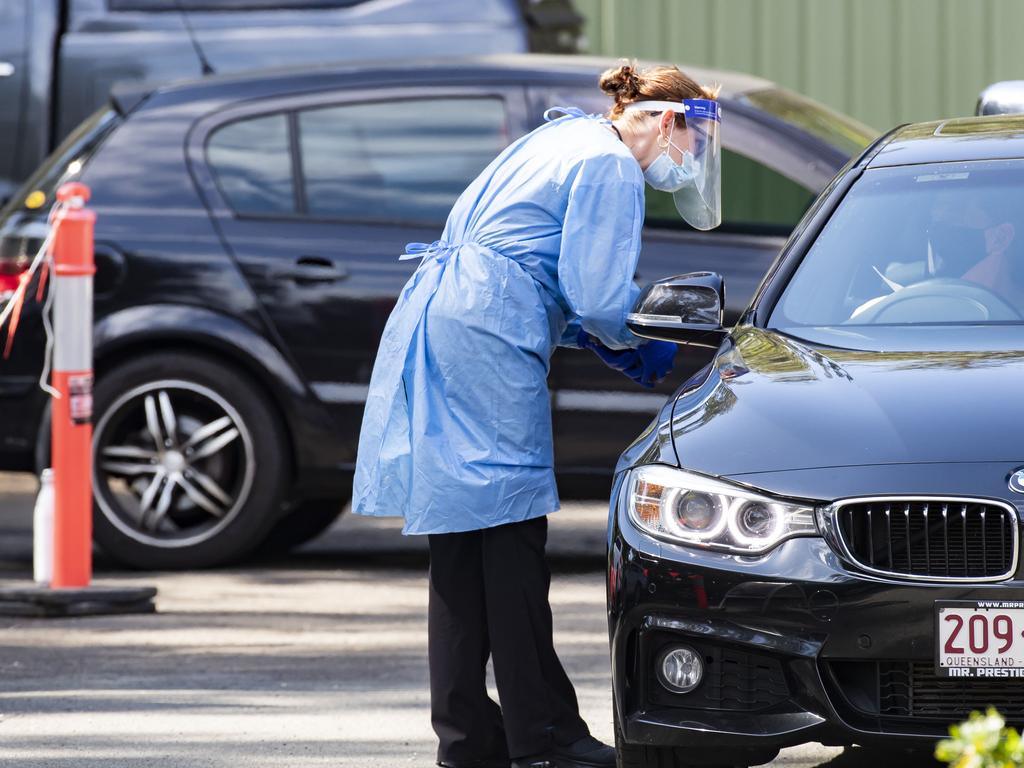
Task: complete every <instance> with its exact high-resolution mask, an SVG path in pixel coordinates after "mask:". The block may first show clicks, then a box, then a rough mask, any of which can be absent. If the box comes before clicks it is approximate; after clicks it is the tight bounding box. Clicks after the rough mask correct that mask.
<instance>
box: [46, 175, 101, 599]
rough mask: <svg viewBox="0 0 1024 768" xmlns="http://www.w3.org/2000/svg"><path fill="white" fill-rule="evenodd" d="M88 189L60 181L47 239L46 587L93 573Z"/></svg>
mask: <svg viewBox="0 0 1024 768" xmlns="http://www.w3.org/2000/svg"><path fill="white" fill-rule="evenodd" d="M89 194H90V193H89V188H88V187H86V186H85V185H84V184H80V183H68V184H64V185H63V186H62V187H61V188H60V189H59V190H58V191H57V199H58V200H59V201H60V202H61V203H63V212H62V213H61V221H60V225H59V228H58V229H57V234H56V237H55V238H54V243H53V258H54V275H53V286H52V290H54V291H56V295H55V296H54V303H55V305H56V312H55V316H54V340H53V387H54V389H56V390H57V391H58V392H60V397H55V398H54V400H53V412H52V427H51V429H52V431H51V437H52V452H53V489H54V517H53V578H52V581H51V582H50V586H51V587H56V588H60V587H87V586H89V582H90V580H91V579H92V383H93V372H92V278H93V274H94V273H95V272H96V266H95V264H94V262H93V226H94V224H95V222H96V214H95V213H93V212H92V211H90V210H88V209H87V208H86V207H85V203H86V202H87V201H88V200H89Z"/></svg>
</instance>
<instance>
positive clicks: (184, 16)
mask: <svg viewBox="0 0 1024 768" xmlns="http://www.w3.org/2000/svg"><path fill="white" fill-rule="evenodd" d="M174 5H175V6H177V8H178V11H179V12H180V13H181V20H182V21H183V22H184V24H185V31H186V32H188V39H189V40H190V41H191V42H192V47H193V48H194V49H195V51H196V56H197V57H198V58H199V65H200V66H201V67H202V69H203V77H207V76H209V75H214V74H216V72H214V70H213V67H211V66H210V61H209V59H207V58H206V54H205V53H203V49H202V48H201V47H200V45H199V41H198V40H196V32H195V30H194V29H192V22H191V21H190V20H189V18H188V12H187V11H186V10H185V6H183V5H182V4H181V0H174Z"/></svg>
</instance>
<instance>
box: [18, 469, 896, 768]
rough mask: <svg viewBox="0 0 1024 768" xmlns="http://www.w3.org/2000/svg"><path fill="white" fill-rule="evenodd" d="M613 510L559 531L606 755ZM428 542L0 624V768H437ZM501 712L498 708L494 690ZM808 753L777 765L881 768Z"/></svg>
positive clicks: (567, 594)
mask: <svg viewBox="0 0 1024 768" xmlns="http://www.w3.org/2000/svg"><path fill="white" fill-rule="evenodd" d="M34 490H35V485H34V481H33V479H32V478H31V477H23V476H17V475H3V474H0V580H2V581H3V582H4V583H6V584H19V585H24V584H27V583H28V579H29V578H30V574H31V506H32V499H33V494H34ZM606 514H607V512H606V509H605V508H604V507H603V506H602V505H600V504H581V503H576V504H568V505H567V506H566V509H564V510H562V511H561V512H559V513H557V514H556V515H553V516H552V518H551V534H550V546H549V551H550V554H551V558H552V564H553V570H554V578H553V584H552V593H551V602H552V607H553V611H554V615H555V629H556V644H557V647H558V650H559V653H560V654H561V657H562V659H563V662H564V663H565V666H566V668H567V670H568V672H569V675H570V677H571V678H572V680H573V681H574V682H575V684H576V689H577V693H578V695H579V699H580V706H581V709H582V712H583V715H584V717H585V719H586V720H587V722H588V723H589V724H590V726H591V729H592V731H593V732H594V734H595V735H596V736H597V737H599V738H601V739H603V740H606V741H610V740H611V737H612V730H611V705H610V693H609V692H610V686H611V681H610V670H609V664H608V641H607V630H606V624H605V617H604V584H603V580H604V573H603V559H602V558H603V549H604V527H605V518H606ZM423 545H424V542H423V541H422V540H421V539H418V538H416V537H408V538H404V537H402V536H401V535H400V533H399V528H398V526H396V525H395V523H394V522H392V521H379V520H367V519H363V518H350V517H347V516H346V517H344V518H342V520H341V521H340V522H339V523H338V524H337V525H335V526H334V527H333V528H332V529H331V530H329V531H328V532H327V533H326V534H325V535H324V536H322V537H321V538H320V539H318V540H317V541H315V542H312V543H311V544H310V545H308V546H306V547H305V548H303V549H302V550H300V551H298V552H295V553H293V554H291V555H289V556H288V557H286V558H282V559H279V560H275V561H273V562H254V563H249V564H246V565H245V566H243V567H236V568H229V569H221V570H214V571H206V572H195V573H138V572H130V571H121V570H118V569H116V568H115V567H114V566H113V564H111V563H110V562H109V561H107V560H106V559H104V558H103V556H102V554H98V555H97V558H96V568H97V578H96V583H98V584H110V585H155V586H156V587H158V588H159V594H158V596H157V608H158V613H156V614H153V615H141V616H117V617H92V618H79V619H15V618H3V617H0V766H5V767H6V766H11V767H12V768H43V767H44V766H45V767H46V768H51V767H52V768H100V767H102V768H122V767H125V768H127V767H128V766H132V767H133V768H134V767H135V766H153V768H172V767H173V768H204V767H206V766H211V767H214V766H216V768H228V767H230V768H237V767H238V766H245V768H262V767H263V766H267V767H268V768H269V767H270V766H273V767H274V768H281V766H284V767H286V768H305V767H306V766H335V767H336V768H396V767H401V766H411V767H414V768H421V767H422V768H428V767H429V766H431V765H433V762H434V761H433V757H434V741H433V734H432V732H431V730H430V721H429V709H428V693H427V668H426V663H427V659H426V601H427V590H426V566H427V558H426V552H425V549H424V546H423ZM492 695H494V696H496V693H495V692H494V691H493V689H492ZM884 764H886V763H885V762H884V761H883V762H881V763H880V762H879V758H878V755H877V754H875V755H867V754H862V753H861V751H860V750H858V749H851V750H847V752H846V753H845V754H843V753H842V751H841V750H839V749H835V748H826V747H822V746H820V745H806V746H803V747H798V748H794V749H789V750H785V751H784V752H783V753H782V755H780V756H779V758H778V759H777V760H776V761H775V762H774V763H772V765H777V766H791V767H792V768H797V767H800V768H811V767H812V766H820V767H824V766H829V768H867V767H868V766H871V768H877V766H878V765H884Z"/></svg>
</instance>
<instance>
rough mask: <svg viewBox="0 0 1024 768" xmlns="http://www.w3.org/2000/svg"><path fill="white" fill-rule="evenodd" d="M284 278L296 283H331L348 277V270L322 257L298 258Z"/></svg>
mask: <svg viewBox="0 0 1024 768" xmlns="http://www.w3.org/2000/svg"><path fill="white" fill-rule="evenodd" d="M285 277H289V278H291V279H292V280H294V281H295V282H297V283H333V282H335V281H337V280H344V279H345V278H346V277H348V270H347V269H345V268H344V267H339V266H338V265H337V264H335V263H334V262H333V261H331V260H330V259H325V258H323V257H322V256H300V257H299V258H298V259H296V261H295V266H294V267H293V268H292V269H291V270H290V271H288V272H287V273H286V275H285Z"/></svg>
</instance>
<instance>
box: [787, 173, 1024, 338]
mask: <svg viewBox="0 0 1024 768" xmlns="http://www.w3.org/2000/svg"><path fill="white" fill-rule="evenodd" d="M1022 179H1024V161H1021V160H997V161H983V162H966V163H938V164H932V165H911V166H902V167H893V168H877V169H869V170H867V171H865V173H864V175H863V176H862V177H861V178H860V179H859V180H858V181H857V182H856V183H855V184H854V185H853V187H852V188H851V190H850V191H849V192H848V193H847V195H846V197H845V199H844V200H843V201H842V203H841V204H840V206H839V208H838V209H837V210H836V212H835V213H834V214H833V216H832V218H831V219H830V220H829V222H828V223H827V224H826V225H825V228H824V229H823V230H822V232H821V234H820V235H819V236H818V238H817V240H816V241H815V243H814V245H813V246H812V247H811V248H810V250H809V251H808V253H807V255H806V256H805V257H804V260H803V262H802V263H801V264H800V266H799V268H798V269H797V271H796V273H795V274H794V276H793V277H792V279H791V280H790V282H789V285H788V286H787V287H786V289H785V290H784V292H783V294H782V296H781V298H780V299H779V301H778V303H777V304H776V306H775V309H774V311H773V313H772V315H771V317H770V319H769V325H770V326H771V327H773V328H777V329H780V330H784V331H786V332H788V333H792V334H794V335H798V336H799V335H803V336H805V337H806V336H808V334H807V333H805V332H802V331H801V330H800V329H801V328H804V329H806V328H813V327H818V328H823V327H837V326H840V327H848V328H850V329H851V330H852V329H853V328H856V327H864V326H935V325H954V326H967V325H971V326H978V325H1021V324H1024V187H1022V185H1021V181H1022Z"/></svg>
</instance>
